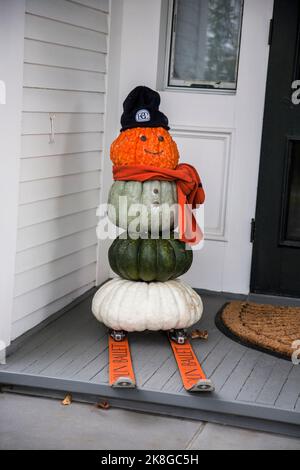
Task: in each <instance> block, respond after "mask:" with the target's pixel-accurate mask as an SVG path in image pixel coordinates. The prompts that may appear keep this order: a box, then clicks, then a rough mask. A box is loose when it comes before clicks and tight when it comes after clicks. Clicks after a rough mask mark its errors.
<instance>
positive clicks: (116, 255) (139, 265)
mask: <svg viewBox="0 0 300 470" xmlns="http://www.w3.org/2000/svg"><path fill="white" fill-rule="evenodd" d="M108 259H109V264H110V267H111V268H112V270H113V271H114V272H115V273H116V274H118V275H119V276H120V277H122V278H124V279H129V280H130V281H145V282H150V281H161V282H165V281H168V280H170V279H175V278H176V277H178V276H181V275H182V274H184V273H185V272H186V271H188V270H189V268H190V267H191V264H192V262H193V252H192V250H186V249H185V243H183V242H181V241H180V240H176V239H173V238H172V239H171V240H164V239H162V238H160V239H158V240H153V239H149V240H144V239H141V238H138V239H132V238H128V239H122V238H117V239H116V240H115V241H114V242H113V244H112V245H111V247H110V249H109V252H108Z"/></svg>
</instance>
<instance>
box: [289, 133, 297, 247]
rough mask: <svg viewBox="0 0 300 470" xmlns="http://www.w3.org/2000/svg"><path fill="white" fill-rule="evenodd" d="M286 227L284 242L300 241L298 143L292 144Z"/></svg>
mask: <svg viewBox="0 0 300 470" xmlns="http://www.w3.org/2000/svg"><path fill="white" fill-rule="evenodd" d="M286 227H287V229H286V240H290V241H296V242H297V241H300V141H293V144H292V155H291V168H290V178H289V195H288V213H287V225H286Z"/></svg>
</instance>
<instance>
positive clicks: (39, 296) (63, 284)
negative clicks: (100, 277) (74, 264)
mask: <svg viewBox="0 0 300 470" xmlns="http://www.w3.org/2000/svg"><path fill="white" fill-rule="evenodd" d="M95 270H96V263H93V264H90V265H89V266H85V267H84V268H81V269H79V270H78V271H75V272H73V273H71V274H68V275H67V276H64V277H62V278H59V279H56V280H55V281H53V282H50V283H49V284H45V285H44V286H41V287H39V288H37V289H34V290H32V291H29V292H27V293H26V294H23V295H20V296H18V297H16V298H15V302H14V311H13V321H17V320H19V319H20V318H23V317H25V316H26V315H29V314H30V313H32V312H34V311H35V310H38V309H39V308H42V307H44V306H45V305H48V304H49V303H51V302H54V301H55V300H57V299H59V298H61V297H63V296H64V295H67V294H69V293H70V292H73V291H74V290H76V289H80V287H82V286H83V285H86V284H89V283H90V282H93V281H94V280H95Z"/></svg>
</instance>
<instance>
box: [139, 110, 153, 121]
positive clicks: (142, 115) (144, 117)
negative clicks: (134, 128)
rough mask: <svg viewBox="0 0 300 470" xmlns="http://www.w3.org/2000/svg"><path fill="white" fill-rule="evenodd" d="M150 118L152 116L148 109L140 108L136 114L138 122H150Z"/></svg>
mask: <svg viewBox="0 0 300 470" xmlns="http://www.w3.org/2000/svg"><path fill="white" fill-rule="evenodd" d="M150 119H151V116H150V113H149V111H148V110H147V109H140V110H139V111H138V112H137V113H136V115H135V120H136V122H148V121H150Z"/></svg>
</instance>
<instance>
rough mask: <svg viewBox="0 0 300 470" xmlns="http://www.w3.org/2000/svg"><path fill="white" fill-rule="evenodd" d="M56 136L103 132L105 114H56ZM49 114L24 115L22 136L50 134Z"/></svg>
mask: <svg viewBox="0 0 300 470" xmlns="http://www.w3.org/2000/svg"><path fill="white" fill-rule="evenodd" d="M54 119H55V120H54V129H55V133H56V134H68V133H73V134H76V133H80V132H103V126H104V124H103V114H81V113H79V114H74V113H73V114H65V113H56V114H55V118H54ZM50 132H51V131H50V116H49V113H46V112H44V113H23V117H22V134H23V135H27V134H34V135H37V134H49V135H50Z"/></svg>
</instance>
